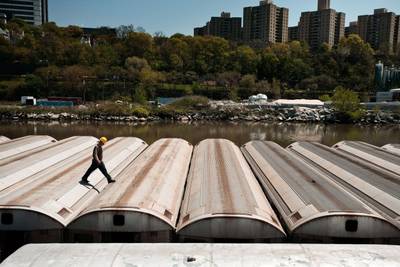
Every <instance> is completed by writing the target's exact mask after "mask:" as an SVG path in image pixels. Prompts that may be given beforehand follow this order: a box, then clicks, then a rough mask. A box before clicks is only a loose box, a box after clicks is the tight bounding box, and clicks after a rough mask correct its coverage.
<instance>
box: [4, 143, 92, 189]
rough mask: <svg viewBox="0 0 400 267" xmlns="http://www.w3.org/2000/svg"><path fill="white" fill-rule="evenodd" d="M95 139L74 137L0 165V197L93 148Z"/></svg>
mask: <svg viewBox="0 0 400 267" xmlns="http://www.w3.org/2000/svg"><path fill="white" fill-rule="evenodd" d="M96 143H97V139H96V138H94V137H89V136H76V137H71V138H68V139H64V140H61V141H59V142H56V143H53V144H52V146H51V147H49V148H47V149H46V150H43V151H40V152H38V153H33V154H31V153H29V152H27V153H28V154H25V155H24V156H21V157H19V158H18V159H15V160H13V161H12V162H9V163H8V164H3V165H1V164H0V195H1V194H2V193H3V192H2V191H3V190H5V189H7V188H8V187H10V186H12V185H14V184H21V185H23V184H24V180H25V179H27V178H28V177H31V178H32V177H40V174H41V173H42V172H43V173H46V172H48V171H49V169H50V167H52V166H58V165H57V164H61V165H62V164H63V163H62V162H63V161H64V160H67V159H68V158H70V157H71V156H73V155H75V154H77V153H80V152H82V151H83V150H85V149H88V148H90V147H92V146H94V145H95V144H96Z"/></svg>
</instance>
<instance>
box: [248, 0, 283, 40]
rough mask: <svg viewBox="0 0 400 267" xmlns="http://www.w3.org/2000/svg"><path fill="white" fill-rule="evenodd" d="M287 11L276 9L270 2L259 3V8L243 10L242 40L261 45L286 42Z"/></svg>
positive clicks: (270, 0)
mask: <svg viewBox="0 0 400 267" xmlns="http://www.w3.org/2000/svg"><path fill="white" fill-rule="evenodd" d="M288 21H289V9H287V8H283V7H278V6H276V5H274V4H273V2H272V0H265V1H261V2H260V5H259V6H255V7H245V8H244V10H243V40H244V41H245V42H254V41H261V42H263V43H266V44H269V43H285V42H287V41H288Z"/></svg>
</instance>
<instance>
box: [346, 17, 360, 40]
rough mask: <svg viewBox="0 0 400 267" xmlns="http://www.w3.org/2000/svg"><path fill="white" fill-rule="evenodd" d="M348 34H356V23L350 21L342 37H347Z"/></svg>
mask: <svg viewBox="0 0 400 267" xmlns="http://www.w3.org/2000/svg"><path fill="white" fill-rule="evenodd" d="M350 34H358V22H357V21H352V22H350V24H349V26H348V27H346V28H345V30H344V35H345V36H346V37H349V35H350Z"/></svg>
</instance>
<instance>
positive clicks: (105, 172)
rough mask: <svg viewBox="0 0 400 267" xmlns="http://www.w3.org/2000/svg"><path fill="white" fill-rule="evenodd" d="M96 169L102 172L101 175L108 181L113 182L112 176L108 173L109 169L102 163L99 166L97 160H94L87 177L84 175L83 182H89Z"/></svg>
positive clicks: (86, 174)
mask: <svg viewBox="0 0 400 267" xmlns="http://www.w3.org/2000/svg"><path fill="white" fill-rule="evenodd" d="M96 169H99V170H100V171H101V173H102V174H103V175H104V176H105V177H106V178H107V180H108V181H111V180H112V178H111V176H110V175H109V174H108V172H107V169H106V166H105V165H104V163H103V162H101V163H100V164H98V163H97V162H96V161H95V160H93V161H92V165H90V167H89V169H88V170H87V171H86V173H85V175H83V177H82V181H85V182H87V179H88V177H89V175H90V174H92V172H94V171H95V170H96Z"/></svg>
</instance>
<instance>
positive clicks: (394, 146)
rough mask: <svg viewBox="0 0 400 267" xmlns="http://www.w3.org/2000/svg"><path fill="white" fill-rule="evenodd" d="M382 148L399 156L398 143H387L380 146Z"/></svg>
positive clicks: (399, 145) (399, 146) (399, 148)
mask: <svg viewBox="0 0 400 267" xmlns="http://www.w3.org/2000/svg"><path fill="white" fill-rule="evenodd" d="M382 148H383V149H385V150H387V151H389V152H390V153H393V154H396V155H399V156H400V144H388V145H386V146H383V147H382Z"/></svg>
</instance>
